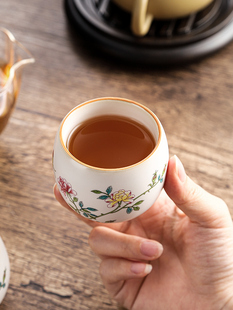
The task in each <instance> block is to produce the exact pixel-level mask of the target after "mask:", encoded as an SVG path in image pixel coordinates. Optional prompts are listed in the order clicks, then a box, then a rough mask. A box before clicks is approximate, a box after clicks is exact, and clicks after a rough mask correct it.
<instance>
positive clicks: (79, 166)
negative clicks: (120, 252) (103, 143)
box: [53, 98, 169, 223]
mask: <svg viewBox="0 0 233 310" xmlns="http://www.w3.org/2000/svg"><path fill="white" fill-rule="evenodd" d="M102 115H115V116H116V115H118V116H124V117H125V116H129V117H130V118H131V119H132V120H134V121H136V122H139V123H141V124H143V125H144V126H145V127H146V128H147V129H148V130H149V131H150V132H151V134H152V135H153V137H154V139H155V142H156V146H155V148H154V149H153V151H152V152H151V153H150V154H149V155H148V156H147V157H146V158H144V159H143V160H141V161H139V162H138V163H136V164H133V165H131V166H127V167H122V168H119V169H103V168H98V167H93V166H89V165H87V164H85V163H83V162H81V161H79V160H78V159H76V158H75V157H74V156H73V155H72V154H71V153H70V152H69V150H68V148H67V140H68V137H69V135H70V133H71V132H72V130H73V129H74V128H76V127H77V126H78V125H79V124H82V123H83V122H84V121H86V120H87V119H90V118H93V117H97V116H102ZM168 157H169V154H168V144H167V139H166V135H165V132H164V129H163V127H162V125H161V123H160V121H159V120H158V118H157V117H156V116H155V115H154V113H153V112H151V111H150V110H149V109H148V108H146V107H145V106H143V105H141V104H139V103H136V102H134V101H131V100H127V99H121V98H99V99H93V100H90V101H88V102H85V103H83V104H81V105H79V106H77V107H75V108H74V109H73V110H72V111H70V112H69V113H68V114H67V115H66V116H65V118H64V119H63V121H62V122H61V124H60V127H59V129H58V132H57V135H56V138H55V143H54V152H53V169H54V174H55V179H56V183H57V185H58V188H59V190H60V192H61V194H62V196H63V198H64V199H65V201H66V202H67V203H68V205H69V206H70V207H71V208H72V209H73V210H75V211H76V212H78V213H79V214H80V215H82V216H84V217H86V218H88V219H91V220H94V221H98V222H108V223H109V222H121V221H127V220H131V219H133V218H135V217H137V216H139V215H140V214H142V213H144V212H145V211H146V210H148V209H149V208H150V207H151V206H152V204H153V203H154V202H155V200H156V199H157V197H158V196H159V194H160V192H161V190H162V188H163V184H164V180H165V175H166V170H167V163H168Z"/></svg>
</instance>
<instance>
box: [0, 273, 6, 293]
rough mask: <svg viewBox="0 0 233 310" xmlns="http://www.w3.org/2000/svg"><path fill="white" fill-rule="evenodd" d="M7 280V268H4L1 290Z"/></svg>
mask: <svg viewBox="0 0 233 310" xmlns="http://www.w3.org/2000/svg"><path fill="white" fill-rule="evenodd" d="M5 280H6V268H5V269H4V272H3V277H2V282H0V290H1V289H2V288H4V287H5V286H6V282H5Z"/></svg>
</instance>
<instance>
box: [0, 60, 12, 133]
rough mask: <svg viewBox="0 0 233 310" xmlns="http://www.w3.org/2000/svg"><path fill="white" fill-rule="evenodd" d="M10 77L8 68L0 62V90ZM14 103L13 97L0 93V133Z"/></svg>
mask: <svg viewBox="0 0 233 310" xmlns="http://www.w3.org/2000/svg"><path fill="white" fill-rule="evenodd" d="M9 75H10V66H9V65H7V64H4V63H3V62H1V61H0V90H1V89H2V88H3V87H4V86H5V84H6V82H7V80H8V78H9ZM14 102H15V95H14V94H13V95H11V94H10V93H6V94H4V95H3V94H2V93H1V92H0V133H1V132H2V130H3V129H4V127H5V126H6V124H7V122H8V119H9V117H10V115H11V112H12V109H13V106H14Z"/></svg>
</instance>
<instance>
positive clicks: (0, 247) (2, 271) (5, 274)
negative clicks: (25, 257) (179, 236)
mask: <svg viewBox="0 0 233 310" xmlns="http://www.w3.org/2000/svg"><path fill="white" fill-rule="evenodd" d="M9 280H10V262H9V258H8V254H7V250H6V248H5V245H4V243H3V241H2V239H1V237H0V304H1V302H2V300H3V298H4V297H5V295H6V292H7V289H8V285H9Z"/></svg>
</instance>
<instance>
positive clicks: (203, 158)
mask: <svg viewBox="0 0 233 310" xmlns="http://www.w3.org/2000/svg"><path fill="white" fill-rule="evenodd" d="M0 16H1V26H4V27H6V28H8V29H9V30H10V31H12V32H13V33H14V35H15V37H16V38H17V39H18V40H19V41H20V42H22V43H23V44H24V45H25V46H26V47H27V48H28V49H29V50H30V51H31V53H32V54H33V55H34V57H35V59H36V63H35V64H33V65H31V66H28V67H27V68H26V69H25V71H24V76H23V81H22V87H21V90H20V96H19V98H18V101H17V106H16V109H15V111H14V113H13V115H12V117H11V119H10V122H9V124H8V126H7V128H6V130H5V131H4V133H3V134H2V135H1V136H0V235H1V237H2V239H3V241H4V242H5V245H6V247H7V249H8V253H9V257H10V262H11V280H10V286H9V290H8V293H7V296H6V298H5V299H4V301H3V303H2V305H1V309H2V310H12V309H16V310H21V309H24V310H25V309H26V310H27V309H28V310H34V309H40V310H42V309H46V310H47V309H53V310H54V309H69V310H71V309H79V310H85V309H101V310H105V309H106V310H107V309H108V310H110V309H117V308H118V307H117V304H116V303H115V302H114V301H112V300H111V298H110V297H109V295H108V293H107V292H106V290H105V289H104V287H103V285H102V283H101V280H100V277H99V274H98V265H99V261H98V259H97V258H96V257H95V256H94V254H93V253H92V252H91V250H90V248H89V246H88V243H87V239H88V234H89V231H90V229H89V228H88V227H87V226H85V225H84V224H83V223H82V222H80V221H78V220H77V219H76V218H75V217H74V216H73V215H72V214H70V213H69V212H67V211H66V210H64V209H63V208H62V207H61V206H59V204H58V203H57V202H56V201H55V199H54V197H53V191H52V188H53V184H54V178H53V172H52V164H51V154H52V150H53V141H54V137H55V133H56V131H57V128H58V126H59V123H60V121H61V119H62V118H63V117H64V115H65V114H66V113H67V112H68V111H69V110H70V109H71V108H73V107H74V106H75V105H77V104H79V103H81V102H83V101H85V100H89V99H92V98H96V97H102V96H118V97H125V98H128V99H133V100H135V101H138V102H141V103H142V104H144V105H146V106H148V107H149V108H150V109H152V110H153V111H154V112H155V113H156V114H157V116H158V117H159V118H160V120H161V122H162V124H163V126H164V128H165V131H166V134H167V137H168V142H169V147H170V155H173V154H177V155H178V156H179V157H180V158H181V160H182V161H183V163H184V165H185V168H186V171H187V173H188V174H189V175H190V176H191V177H192V178H193V179H194V180H195V181H196V182H198V183H199V184H200V185H201V186H203V187H204V188H205V189H206V190H208V191H210V192H212V193H213V194H215V195H217V196H220V197H221V198H223V199H224V200H225V201H226V202H227V204H228V206H229V209H230V212H231V214H232V215H233V205H232V202H233V187H232V184H233V173H232V167H233V129H232V128H233V127H232V125H233V119H232V117H233V100H232V97H233V96H232V94H233V61H232V60H233V59H232V55H233V43H231V44H229V45H228V46H227V47H225V48H224V49H222V50H221V51H219V52H218V53H216V54H214V55H212V56H210V57H208V58H206V59H203V60H201V61H198V62H196V63H193V64H189V65H186V66H184V65H183V66H178V67H176V68H172V69H161V68H160V69H157V68H148V67H143V66H141V67H138V66H132V65H129V64H124V63H121V62H119V61H117V60H114V61H113V60H112V59H109V58H106V57H105V56H103V57H102V56H101V55H100V54H99V53H96V51H95V50H94V49H92V50H90V49H89V48H88V46H87V44H86V43H85V40H83V39H82V38H79V37H77V38H75V40H74V38H73V35H72V33H71V32H70V30H69V26H68V25H67V21H66V17H65V14H64V10H63V1H61V0H50V1H47V0H37V1H28V0H21V1H17V0H8V1H2V3H1V5H0ZM74 41H75V43H74Z"/></svg>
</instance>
